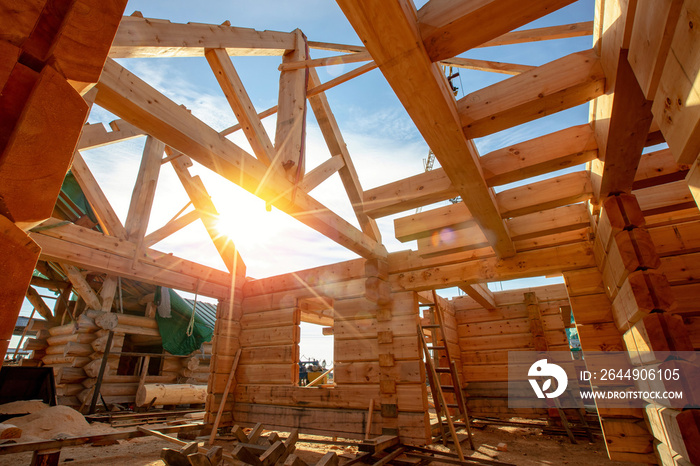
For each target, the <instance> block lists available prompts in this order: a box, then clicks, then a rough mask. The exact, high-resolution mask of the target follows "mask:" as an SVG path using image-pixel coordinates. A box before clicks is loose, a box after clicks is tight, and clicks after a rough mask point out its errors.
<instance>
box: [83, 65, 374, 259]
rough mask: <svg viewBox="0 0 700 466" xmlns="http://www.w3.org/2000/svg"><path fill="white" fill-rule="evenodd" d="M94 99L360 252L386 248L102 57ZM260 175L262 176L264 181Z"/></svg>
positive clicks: (368, 255) (354, 250) (305, 222)
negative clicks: (270, 173) (268, 174)
mask: <svg viewBox="0 0 700 466" xmlns="http://www.w3.org/2000/svg"><path fill="white" fill-rule="evenodd" d="M98 88H99V92H98V93H97V99H96V103H97V104H98V105H101V106H102V107H104V108H105V109H107V110H109V111H111V112H113V113H115V114H117V115H120V116H121V117H122V118H124V119H125V120H127V121H129V122H130V123H132V124H134V125H135V126H137V127H139V128H142V129H144V130H145V131H147V132H148V133H149V134H151V135H152V136H153V137H155V138H157V139H159V140H161V141H163V142H164V143H166V144H167V145H169V146H171V147H173V148H174V149H176V150H178V151H180V152H182V153H184V154H187V155H188V156H190V157H192V158H193V159H194V160H196V161H197V162H199V163H201V164H202V165H204V166H205V167H207V168H209V169H210V170H213V171H215V172H216V173H218V174H219V175H221V176H224V177H225V178H227V179H229V180H230V181H233V182H234V183H236V184H238V185H240V186H241V187H243V188H244V189H246V190H247V191H250V192H252V193H253V194H256V195H257V196H258V197H260V198H262V199H264V200H266V201H268V202H270V203H271V204H272V205H274V206H276V207H278V208H279V209H280V210H282V211H283V212H286V213H287V214H289V215H291V216H293V217H295V218H297V219H298V220H299V221H301V222H302V223H304V224H305V225H307V226H309V227H311V228H313V229H315V230H316V231H318V232H320V233H321V234H324V235H325V236H327V237H329V238H330V239H332V240H334V241H335V242H337V243H338V244H340V245H342V246H345V247H347V248H348V249H350V250H351V251H353V252H355V253H357V254H359V255H361V256H364V257H376V256H384V255H385V254H386V252H385V249H384V247H383V246H381V245H380V244H378V243H377V242H376V241H374V240H373V239H372V238H369V237H367V236H366V235H364V234H362V232H360V231H359V230H357V229H356V228H355V227H353V226H352V225H351V224H349V223H348V222H346V221H345V220H343V219H342V218H340V217H339V216H338V215H336V214H335V213H333V212H331V211H329V210H328V209H327V208H325V207H324V206H323V205H322V204H320V203H319V202H318V201H316V200H315V199H313V198H312V197H311V196H309V195H308V194H306V193H304V192H297V193H296V196H295V198H294V199H293V200H292V192H293V191H294V186H293V185H292V184H291V183H289V182H288V181H287V180H285V179H282V178H280V177H279V176H278V175H275V174H272V175H270V176H268V177H267V178H266V172H267V167H266V166H265V165H264V164H263V163H262V162H260V161H258V160H257V159H255V158H254V157H252V156H251V155H250V154H248V153H246V152H245V151H243V150H242V149H241V148H240V147H238V146H236V145H235V144H233V143H232V142H231V141H229V140H227V139H226V138H225V137H224V136H221V135H220V134H219V133H217V132H216V131H215V130H213V129H211V128H210V127H209V126H207V125H206V124H204V123H203V122H202V121H200V120H198V119H197V118H196V117H194V116H193V115H191V114H190V113H189V112H188V111H187V110H186V109H184V108H182V107H180V106H179V105H177V104H175V103H174V102H172V101H171V100H169V99H168V98H167V97H165V96H164V95H162V94H161V93H159V92H158V91H156V90H155V89H153V88H152V87H150V86H149V85H148V84H146V83H145V82H143V81H142V80H140V79H139V78H137V77H136V76H134V75H133V74H132V73H130V72H129V71H127V70H126V69H124V68H122V67H121V66H120V65H119V64H117V63H116V62H114V61H111V60H108V61H107V63H106V65H105V69H104V71H103V73H102V76H101V78H100V82H99V83H98ZM263 180H267V181H266V182H265V183H264V185H262V184H261V182H262V181H263Z"/></svg>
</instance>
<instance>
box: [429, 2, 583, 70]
mask: <svg viewBox="0 0 700 466" xmlns="http://www.w3.org/2000/svg"><path fill="white" fill-rule="evenodd" d="M572 2H573V0H547V1H541V2H538V3H537V4H536V5H535V4H523V3H521V2H516V1H511V0H491V1H481V2H478V3H475V2H464V1H462V2H453V1H442V0H431V1H429V2H428V3H426V4H425V5H424V6H423V7H422V8H421V9H420V10H419V11H418V26H419V28H420V36H421V38H422V39H423V43H424V44H425V48H426V51H427V53H428V55H429V56H430V59H431V60H432V61H438V60H442V59H444V58H450V57H454V56H456V55H459V54H460V53H462V52H464V51H466V50H469V49H471V48H474V47H476V46H478V45H481V44H484V43H485V42H488V41H489V40H492V39H495V38H497V37H499V36H501V35H503V34H505V33H507V32H508V31H512V30H513V29H516V28H518V27H520V26H523V25H525V24H527V23H529V22H531V21H534V20H536V19H537V18H539V17H541V16H544V15H547V14H549V13H551V12H552V11H555V10H558V9H559V8H562V7H564V6H566V5H568V4H569V3H572ZM492 18H499V21H491V20H490V19H492Z"/></svg>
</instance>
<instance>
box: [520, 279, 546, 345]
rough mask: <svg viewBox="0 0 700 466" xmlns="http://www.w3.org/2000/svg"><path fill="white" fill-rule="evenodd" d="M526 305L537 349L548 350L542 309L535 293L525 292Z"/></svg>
mask: <svg viewBox="0 0 700 466" xmlns="http://www.w3.org/2000/svg"><path fill="white" fill-rule="evenodd" d="M524 295H525V306H526V307H527V317H528V320H529V321H530V333H531V334H532V340H533V343H534V348H535V351H547V350H548V349H549V345H548V344H547V339H546V338H545V334H544V324H543V323H542V311H541V310H540V304H539V302H538V301H537V296H536V295H535V293H525V294H524Z"/></svg>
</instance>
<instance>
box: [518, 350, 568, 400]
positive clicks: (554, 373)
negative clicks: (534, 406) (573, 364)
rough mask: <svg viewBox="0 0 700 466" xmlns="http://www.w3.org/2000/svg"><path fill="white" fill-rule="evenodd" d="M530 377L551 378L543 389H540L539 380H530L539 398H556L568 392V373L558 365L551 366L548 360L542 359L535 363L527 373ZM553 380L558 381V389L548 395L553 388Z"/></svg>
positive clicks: (543, 385) (545, 382)
mask: <svg viewBox="0 0 700 466" xmlns="http://www.w3.org/2000/svg"><path fill="white" fill-rule="evenodd" d="M527 375H528V376H529V377H539V378H542V377H549V378H548V379H547V380H545V381H544V383H543V384H542V387H541V388H540V385H539V383H538V382H537V380H533V379H529V380H528V382H530V385H532V389H533V390H534V391H535V395H537V398H544V397H545V396H546V397H547V398H556V397H558V396H559V395H561V394H562V393H564V390H566V385H567V384H568V383H569V381H568V379H567V377H566V372H565V371H564V369H562V368H561V367H560V366H558V365H556V364H550V363H548V362H547V360H546V359H540V360H539V361H535V363H534V364H533V365H532V366H530V370H529V371H528V372H527ZM552 379H554V380H556V381H557V386H556V389H555V390H554V391H553V392H551V393H546V392H547V390H549V389H550V388H553V387H552Z"/></svg>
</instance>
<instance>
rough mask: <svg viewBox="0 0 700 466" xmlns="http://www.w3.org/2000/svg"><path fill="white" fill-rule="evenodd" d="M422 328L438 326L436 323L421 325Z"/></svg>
mask: <svg viewBox="0 0 700 466" xmlns="http://www.w3.org/2000/svg"><path fill="white" fill-rule="evenodd" d="M421 327H422V328H424V329H426V328H440V326H439V325H438V324H429V325H421Z"/></svg>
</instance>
